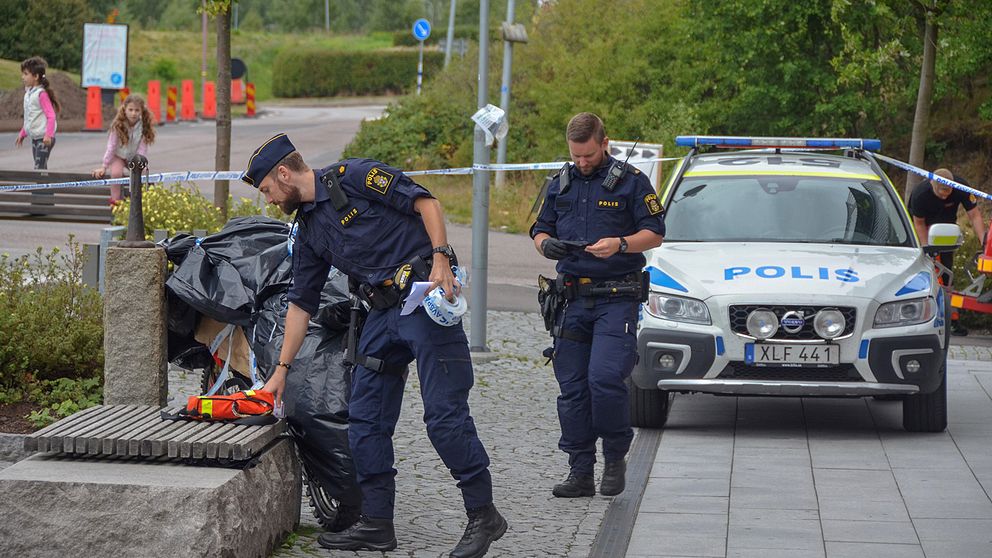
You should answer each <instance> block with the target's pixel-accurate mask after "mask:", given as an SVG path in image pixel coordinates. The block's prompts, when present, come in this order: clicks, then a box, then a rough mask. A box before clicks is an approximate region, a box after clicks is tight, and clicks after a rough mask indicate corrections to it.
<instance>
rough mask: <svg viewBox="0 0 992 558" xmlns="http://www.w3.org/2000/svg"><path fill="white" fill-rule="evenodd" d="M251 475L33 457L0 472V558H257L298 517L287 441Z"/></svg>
mask: <svg viewBox="0 0 992 558" xmlns="http://www.w3.org/2000/svg"><path fill="white" fill-rule="evenodd" d="M259 459H260V462H259V463H258V465H257V466H255V467H254V468H252V469H247V470H240V469H222V468H214V467H194V466H189V465H181V464H176V463H161V462H160V463H154V462H140V461H128V460H120V459H118V460H113V459H99V460H97V459H79V458H69V457H59V456H45V455H42V454H36V455H34V456H32V457H29V458H27V459H25V460H23V461H20V462H18V463H16V464H14V465H12V466H10V467H8V468H6V469H4V470H3V471H0V556H19V557H34V556H38V557H41V556H65V557H68V556H115V557H116V556H135V557H137V556H141V557H147V556H184V557H194V556H203V557H207V556H210V557H223V558H235V557H266V556H268V555H269V554H270V553H271V552H272V550H273V549H274V548H275V546H276V545H277V544H279V542H280V541H281V540H282V538H283V537H284V536H286V535H287V534H289V533H290V532H291V531H293V530H294V529H295V528H296V527H297V524H298V523H299V518H300V490H301V486H300V469H299V462H298V461H297V459H296V457H295V455H294V453H293V447H292V445H291V442H289V441H288V440H281V441H279V442H277V443H276V444H274V445H273V446H272V447H271V448H270V449H268V450H267V451H265V453H263V454H262V455H261V456H260V457H259Z"/></svg>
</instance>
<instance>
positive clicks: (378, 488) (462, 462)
mask: <svg viewBox="0 0 992 558" xmlns="http://www.w3.org/2000/svg"><path fill="white" fill-rule="evenodd" d="M244 181H245V182H247V183H248V184H251V185H253V186H255V187H256V188H258V190H259V192H261V193H262V194H263V195H264V196H265V201H266V202H267V203H272V204H276V205H278V206H279V207H280V208H281V209H282V210H283V211H284V212H285V213H287V214H290V213H293V212H294V211H296V212H297V215H296V225H295V226H296V227H297V228H296V231H297V232H296V233H295V234H296V239H295V242H294V244H293V256H292V257H293V285H292V287H291V288H290V290H289V295H288V299H289V302H290V305H289V310H288V311H287V313H286V328H285V329H286V333H285V339H284V341H283V346H282V350H281V352H280V355H279V362H278V364H277V365H276V368H275V370H274V371H273V373H272V375H271V377H270V378H269V379H268V382H267V383H266V384H265V387H264V389H266V390H268V391H271V392H273V393H275V395H276V400H277V401H278V400H280V399H281V398H282V391H283V388H284V386H285V382H286V375H287V374H288V373H289V372H290V367H291V366H292V364H291V363H292V361H293V358H294V357H295V356H296V353H297V351H298V350H299V348H300V345H301V343H302V342H303V339H304V336H305V334H306V329H307V322H308V321H309V318H310V316H311V315H312V314H314V312H315V311H316V309H317V305H318V302H319V301H320V292H321V289H322V288H323V285H324V282H325V280H326V279H327V275H328V272H329V270H330V267H331V265H334V266H335V267H336V268H338V269H339V270H341V271H342V272H344V273H345V274H347V275H348V276H349V278H350V279H351V280H352V281H353V282H354V284H355V285H356V287H357V290H358V293H359V296H361V297H362V298H363V299H364V300H365V301H366V302H367V303H368V304H370V305H371V307H372V309H371V311H370V312H369V315H368V318H367V319H366V322H365V326H364V329H363V331H362V335H361V338H360V339H359V341H358V347H357V349H358V351H357V352H358V353H359V354H358V355H355V361H356V363H357V364H356V366H355V369H354V372H353V377H352V392H351V401H350V404H349V433H348V437H349V442H350V445H351V451H352V454H353V456H354V460H355V468H356V472H357V477H358V483H359V485H360V486H361V489H362V508H363V509H362V511H363V515H362V517H361V519H359V520H358V522H357V523H355V524H354V525H352V526H351V527H349V528H348V529H345V530H344V531H341V532H338V533H324V534H322V535H321V536H320V537H319V539H318V542H319V543H320V544H321V546H324V547H327V548H333V549H342V550H378V551H385V550H392V549H394V548H396V537H395V534H394V531H393V505H394V500H395V493H396V485H395V476H396V469H394V468H393V444H392V436H393V430H394V428H395V426H396V421H397V419H398V418H399V414H400V406H401V403H402V398H403V387H404V384H405V383H406V374H405V371H406V367H407V365H408V364H409V363H410V362H411V361H413V360H414V359H416V361H417V373H418V375H419V377H420V384H421V388H420V392H421V395H422V397H423V400H424V421H425V422H426V424H427V434H428V436H429V438H430V440H431V444H433V446H434V449H435V450H436V451H437V453H438V454H439V455H440V456H441V459H442V460H443V461H444V464H445V465H446V466H447V467H448V469H449V470H450V471H451V475H452V477H454V478H456V479H458V487H459V488H460V489H461V491H462V498H463V500H464V503H465V509H466V511H467V513H468V518H469V521H468V526H467V527H466V528H465V534H464V536H462V538H461V540H460V541H459V542H458V545H457V546H456V547H455V548H454V550H453V551H452V552H451V554H450V556H451V557H455V558H466V557H480V556H483V555H485V553H486V552H487V551H488V549H489V545H490V544H491V543H492V542H493V541H495V540H497V539H499V538H500V537H501V536H503V533H504V532H506V528H507V524H506V520H505V519H503V517H502V516H501V515H500V514H499V512H498V511H496V508H495V507H494V506H493V501H492V479H491V477H490V474H489V456H488V455H487V454H486V450H485V448H484V447H483V446H482V442H481V441H479V436H478V434H477V433H476V429H475V423H474V422H473V421H472V417H471V415H470V414H469V407H468V393H469V390H470V389H471V387H472V384H473V373H472V361H471V358H470V355H469V350H468V340H467V339H466V337H465V332H464V330H463V329H462V326H461V325H460V324H457V325H454V326H450V327H444V326H442V325H439V324H438V323H436V322H435V321H434V320H432V319H431V318H430V317H429V316H428V315H427V313H426V312H425V311H424V309H423V308H417V310H415V311H414V312H413V313H412V314H408V315H405V316H403V315H400V301H401V299H402V298H403V297H404V295H405V294H406V291H407V289H406V288H405V287H406V286H407V283H408V282H411V283H412V281H413V279H418V280H429V281H431V282H433V283H434V284H435V285H438V286H440V287H441V288H443V289H444V292H445V293H450V294H449V295H448V296H449V298H452V297H453V296H454V295H455V294H456V293H457V292H458V286H457V285H456V283H455V280H454V276H453V273H452V269H451V266H452V263H453V262H452V261H451V260H452V259H453V258H454V252H453V251H452V249H451V246H450V245H448V242H447V235H446V232H445V225H444V216H443V214H442V211H441V204H440V203H439V202H438V201H437V200H436V199H435V198H434V197H433V196H431V194H430V192H428V191H427V190H426V189H424V188H423V187H422V186H420V185H418V184H416V183H414V182H413V181H412V180H410V179H409V178H408V177H406V176H405V175H403V173H402V172H400V171H399V170H397V169H395V168H392V167H389V166H386V165H384V164H382V163H379V162H377V161H373V160H371V159H347V160H344V161H341V162H339V163H335V164H333V165H331V166H329V167H326V168H323V169H319V170H316V171H314V170H311V169H310V168H309V167H308V166H307V165H306V164H305V163H304V161H303V158H302V157H301V156H300V154H299V153H298V152H297V151H296V148H295V147H293V144H292V143H291V142H290V141H289V138H287V137H286V134H279V135H276V136H275V137H273V138H271V139H269V140H268V141H266V142H265V143H264V144H262V145H261V146H260V147H259V148H258V149H256V150H255V152H254V153H253V154H252V156H251V159H249V161H248V170H247V171H246V172H245V176H244Z"/></svg>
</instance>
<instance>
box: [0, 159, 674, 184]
mask: <svg viewBox="0 0 992 558" xmlns="http://www.w3.org/2000/svg"><path fill="white" fill-rule="evenodd" d="M679 159H680V158H679V157H665V158H659V159H643V160H640V161H637V163H638V164H639V163H655V162H662V161H677V160H679ZM564 164H565V163H564V162H553V163H513V164H495V165H472V166H471V167H460V168H454V169H432V170H422V171H403V174H405V175H407V176H423V175H458V174H462V175H464V174H474V173H475V172H476V171H490V172H510V171H528V170H558V169H560V168H561V167H562V166H563V165H564ZM242 176H244V173H243V172H240V171H184V172H162V173H157V174H148V175H144V176H142V179H141V182H142V183H143V184H160V183H163V182H195V181H197V180H205V181H210V180H241V177H242ZM130 183H131V179H130V178H98V179H94V180H79V181H75V182H55V183H49V184H10V185H0V192H23V191H28V190H43V189H47V188H89V187H93V186H110V185H111V184H130Z"/></svg>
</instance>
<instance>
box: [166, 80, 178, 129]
mask: <svg viewBox="0 0 992 558" xmlns="http://www.w3.org/2000/svg"><path fill="white" fill-rule="evenodd" d="M165 121H166V122H167V123H168V122H175V121H176V86H175V85H170V86H169V89H168V90H167V91H166V100H165Z"/></svg>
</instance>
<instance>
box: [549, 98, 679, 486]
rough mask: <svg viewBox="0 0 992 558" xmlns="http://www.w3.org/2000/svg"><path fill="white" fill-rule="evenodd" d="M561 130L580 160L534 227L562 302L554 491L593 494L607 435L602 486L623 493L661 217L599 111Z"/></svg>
mask: <svg viewBox="0 0 992 558" xmlns="http://www.w3.org/2000/svg"><path fill="white" fill-rule="evenodd" d="M565 138H566V140H567V141H568V150H569V153H570V154H571V158H572V161H573V162H574V163H575V164H574V165H565V167H564V168H563V169H562V170H561V172H560V173H559V175H558V176H557V177H556V178H555V179H554V180H552V182H551V184H550V185H549V187H548V192H547V196H546V197H545V199H544V201H543V205H542V206H541V210H540V212H539V213H538V216H537V221H536V222H535V223H534V225H533V226H532V227H531V230H530V235H531V237H532V238H533V239H534V246H535V247H537V250H538V251H539V252H540V253H541V254H542V255H544V257H546V258H550V259H552V260H558V265H557V270H558V278H557V280H556V281H555V287H554V289H555V290H556V291H557V295H559V296H561V297H562V298H563V300H564V302H563V309H562V310H561V311H559V312H557V315H556V316H555V317H554V318H553V319H552V321H553V322H554V324H553V328H552V335H553V336H554V351H553V353H552V358H553V360H554V370H555V377H556V378H557V379H558V385H559V387H560V388H561V395H560V396H558V420H559V422H560V423H561V440H560V441H559V443H558V447H559V448H561V450H562V451H564V452H565V453H567V454H568V464H569V467H570V472H569V474H568V478H567V479H565V481H564V482H562V483H561V484H557V485H555V487H554V489H553V490H552V493H553V494H554V495H555V496H557V497H559V498H577V497H581V496H593V495H594V494H595V493H596V487H595V483H594V482H593V464H594V463H595V462H596V439H597V438H602V440H603V459H604V461H605V463H606V464H605V468H604V471H603V478H602V481H601V482H600V485H599V491H600V493H601V494H603V495H604V496H614V495H617V494H619V493H621V492H623V489H624V476H625V473H626V463H625V461H624V457H625V456H626V455H627V450H628V449H630V442H631V439H632V438H633V436H634V433H633V430H632V429H631V427H630V402H629V400H628V393H627V385H626V384H625V383H624V380H626V378H627V377H628V376H629V375H630V372H631V370H632V369H633V367H634V363H635V361H636V358H637V340H636V331H637V318H638V307H639V305H640V302H641V299H642V297H646V296H647V292H646V290H647V284H646V283H645V282H644V281H643V278H644V277H643V272H642V269H643V268H644V265H645V263H646V262H645V258H644V255H643V254H641V252H644V251H645V250H649V249H651V248H655V247H657V246H660V245H661V241H662V237H663V236H664V234H665V224H664V220H663V216H662V210H661V204H660V203H659V201H658V197H657V195H655V193H654V190H653V189H652V188H651V184H650V182H649V181H648V179H647V177H645V176H644V175H643V174H641V173H640V172H639V171H638V170H637V169H635V168H633V167H629V166H627V165H626V164H625V163H623V162H620V161H618V160H616V159H614V158H613V157H610V156H609V155H608V154H607V146H608V145H609V140H608V139H607V137H606V131H605V130H604V128H603V122H602V121H601V120H600V119H599V117H598V116H596V115H595V114H592V113H588V112H583V113H579V114H577V115H575V116H574V117H573V118H572V120H571V121H570V122H569V123H568V128H567V130H566V132H565ZM549 325H551V324H549Z"/></svg>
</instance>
